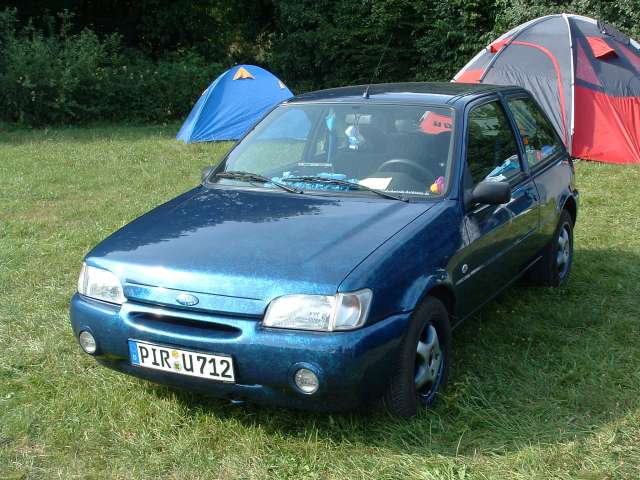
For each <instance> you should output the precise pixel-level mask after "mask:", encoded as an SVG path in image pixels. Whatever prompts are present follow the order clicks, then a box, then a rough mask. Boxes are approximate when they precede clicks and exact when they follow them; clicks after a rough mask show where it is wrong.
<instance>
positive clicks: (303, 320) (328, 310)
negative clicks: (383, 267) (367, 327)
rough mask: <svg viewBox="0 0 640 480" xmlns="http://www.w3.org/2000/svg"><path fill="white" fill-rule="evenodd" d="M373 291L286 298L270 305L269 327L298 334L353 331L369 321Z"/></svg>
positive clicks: (268, 312)
mask: <svg viewBox="0 0 640 480" xmlns="http://www.w3.org/2000/svg"><path fill="white" fill-rule="evenodd" d="M372 295H373V294H372V293H371V290H369V289H365V290H359V291H357V292H352V293H338V294H336V295H332V296H326V295H285V296H283V297H279V298H276V299H275V300H273V301H272V302H271V303H270V304H269V308H267V313H266V315H265V317H264V320H263V322H262V324H263V325H264V326H265V327H273V328H292V329H297V330H321V331H326V332H332V331H335V330H352V329H354V328H358V327H359V326H361V325H362V324H363V323H364V321H365V319H366V318H367V313H368V312H369V305H370V304H371V297H372Z"/></svg>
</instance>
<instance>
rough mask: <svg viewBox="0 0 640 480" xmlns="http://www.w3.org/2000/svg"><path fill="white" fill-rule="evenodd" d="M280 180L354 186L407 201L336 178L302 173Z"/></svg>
mask: <svg viewBox="0 0 640 480" xmlns="http://www.w3.org/2000/svg"><path fill="white" fill-rule="evenodd" d="M280 181H281V182H305V183H327V184H330V185H342V186H344V187H350V188H355V189H357V190H366V191H367V192H373V193H375V194H377V195H380V196H381V197H384V198H390V199H392V200H399V201H401V202H407V203H408V202H409V199H408V198H403V197H399V196H397V195H393V194H391V193H387V192H385V191H383V190H377V189H375V188H371V187H367V186H366V185H361V184H359V183H355V182H350V181H349V180H341V179H338V178H327V177H320V176H315V175H303V176H299V177H285V178H281V179H280Z"/></svg>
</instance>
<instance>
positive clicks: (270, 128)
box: [211, 104, 453, 196]
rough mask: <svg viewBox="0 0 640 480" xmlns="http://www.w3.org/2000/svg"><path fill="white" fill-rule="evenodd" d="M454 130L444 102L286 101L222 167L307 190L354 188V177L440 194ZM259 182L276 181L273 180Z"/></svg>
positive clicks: (396, 189) (394, 189)
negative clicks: (348, 102)
mask: <svg viewBox="0 0 640 480" xmlns="http://www.w3.org/2000/svg"><path fill="white" fill-rule="evenodd" d="M452 133H453V116H452V110H450V109H449V108H444V107H432V106H410V105H354V104H351V105H349V104H298V105H296V104H290V105H282V106H280V107H278V108H276V109H275V110H274V111H272V112H271V113H270V114H269V115H268V116H267V117H266V118H265V119H264V120H262V122H260V123H259V124H258V125H257V126H256V127H255V128H254V130H253V131H252V132H251V133H249V134H248V135H247V136H246V137H245V138H244V139H243V140H242V141H241V142H240V143H239V144H238V145H237V146H236V148H234V149H233V150H232V151H231V152H230V154H229V156H228V157H227V159H226V161H225V163H224V165H223V166H222V170H219V172H221V171H225V172H251V173H253V174H258V175H261V176H264V177H267V178H268V179H272V180H273V181H274V182H278V183H282V182H286V183H287V184H288V185H291V186H295V187H296V188H299V189H302V190H344V191H350V190H353V189H352V188H350V187H349V186H348V185H347V184H346V182H351V183H356V184H359V185H362V186H364V187H369V188H373V189H376V190H381V191H384V192H388V193H397V194H404V195H411V194H414V195H428V196H440V195H442V194H443V193H444V192H445V189H446V186H447V183H448V177H449V171H450V164H451V160H450V159H451V148H452V147H451V145H452V141H451V137H452ZM292 177H294V178H292ZM297 177H300V178H297ZM301 177H304V178H301ZM310 177H311V178H310ZM313 177H321V178H322V179H325V180H326V179H329V180H343V181H345V182H343V183H342V184H341V183H339V182H330V181H329V182H327V181H323V182H320V181H317V182H314V181H313ZM211 181H212V182H216V183H222V184H231V183H234V182H238V181H243V180H242V179H239V178H228V176H226V177H224V178H223V177H222V176H218V177H216V176H213V177H212V179H211ZM244 181H245V182H247V181H250V180H247V179H245V180H244ZM259 186H260V187H263V188H275V185H273V184H270V183H268V182H267V183H264V182H263V183H262V184H260V185H259ZM359 191H360V190H359Z"/></svg>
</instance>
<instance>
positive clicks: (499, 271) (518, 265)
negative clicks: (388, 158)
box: [454, 97, 539, 315]
mask: <svg viewBox="0 0 640 480" xmlns="http://www.w3.org/2000/svg"><path fill="white" fill-rule="evenodd" d="M465 120H466V121H465V125H466V132H465V135H466V155H465V157H466V158H465V159H464V165H463V168H464V170H463V191H464V195H465V197H466V198H469V195H470V194H471V192H472V191H473V189H474V188H475V186H476V185H477V184H478V183H480V182H482V181H499V182H507V183H508V184H509V185H510V187H511V189H512V194H511V200H510V201H509V202H508V203H506V204H503V205H497V206H496V205H478V204H475V205H469V206H465V207H464V208H465V212H464V216H463V223H464V230H465V233H466V240H465V245H464V247H463V249H462V251H461V252H460V253H461V255H460V257H459V258H460V260H461V262H460V263H459V267H458V268H459V271H458V272H455V274H454V283H455V286H456V290H457V298H460V299H461V304H460V305H459V307H460V308H459V313H460V314H461V315H466V314H469V313H471V312H472V311H473V310H475V309H476V308H478V307H479V306H481V305H482V304H484V303H485V302H486V301H488V300H489V299H491V298H492V297H493V296H494V295H495V294H496V293H498V292H499V291H500V290H501V289H502V288H504V287H505V286H506V285H507V284H509V282H511V281H512V280H513V279H515V278H516V277H517V276H518V274H519V273H520V272H521V271H522V270H523V268H524V267H525V266H526V264H527V262H529V261H530V260H531V259H532V257H533V256H534V254H535V246H534V242H533V237H534V233H535V232H536V230H537V228H538V225H539V203H538V193H537V190H536V186H535V184H534V182H533V180H532V179H531V177H530V175H529V173H528V172H527V169H526V167H525V166H524V164H523V159H522V152H521V149H520V147H519V144H518V142H517V139H516V136H515V132H514V130H513V127H512V123H511V121H510V120H509V118H508V115H507V113H506V111H505V110H504V108H503V106H502V103H501V101H500V99H499V98H498V97H493V98H491V99H490V100H489V101H486V100H485V101H483V102H481V103H478V104H474V105H472V106H471V108H470V109H469V110H468V113H467V115H466V119H465ZM463 203H465V204H466V203H467V202H463Z"/></svg>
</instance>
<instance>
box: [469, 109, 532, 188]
mask: <svg viewBox="0 0 640 480" xmlns="http://www.w3.org/2000/svg"><path fill="white" fill-rule="evenodd" d="M467 166H468V173H469V174H470V176H471V180H472V181H473V185H477V184H478V183H480V182H482V181H483V180H492V181H497V182H501V181H509V180H511V179H512V178H514V177H515V176H517V175H518V174H519V173H520V172H521V167H520V160H519V156H518V147H517V144H516V141H515V138H514V136H513V131H512V129H511V127H510V125H509V121H508V120H507V117H506V115H505V113H504V111H503V110H502V107H501V106H500V104H499V103H498V102H497V101H494V102H490V103H486V104H484V105H480V106H478V107H476V108H474V109H473V110H471V112H470V113H469V123H468V135H467Z"/></svg>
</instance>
